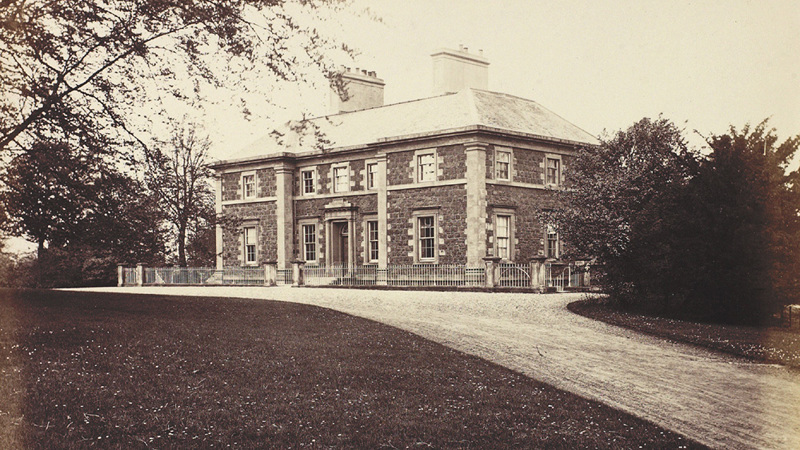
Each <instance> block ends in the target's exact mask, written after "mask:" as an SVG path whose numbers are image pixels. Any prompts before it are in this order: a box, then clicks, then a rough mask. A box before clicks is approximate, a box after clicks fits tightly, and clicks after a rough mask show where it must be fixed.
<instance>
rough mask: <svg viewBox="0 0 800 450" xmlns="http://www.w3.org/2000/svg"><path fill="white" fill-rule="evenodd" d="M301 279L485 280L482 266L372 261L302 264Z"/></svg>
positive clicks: (382, 282) (358, 282)
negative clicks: (362, 263)
mask: <svg viewBox="0 0 800 450" xmlns="http://www.w3.org/2000/svg"><path fill="white" fill-rule="evenodd" d="M303 279H304V281H305V284H307V285H309V286H337V285H338V286H466V287H479V286H484V285H485V283H486V269H485V268H484V267H467V266H462V265H455V264H453V265H445V264H421V265H392V266H389V267H387V268H385V269H379V268H378V266H375V265H366V266H356V267H345V266H305V267H303Z"/></svg>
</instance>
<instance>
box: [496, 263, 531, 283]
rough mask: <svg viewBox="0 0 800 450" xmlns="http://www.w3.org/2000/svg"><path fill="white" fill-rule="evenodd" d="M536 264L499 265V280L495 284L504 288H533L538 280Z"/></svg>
mask: <svg viewBox="0 0 800 450" xmlns="http://www.w3.org/2000/svg"><path fill="white" fill-rule="evenodd" d="M536 276H537V275H536V267H535V265H534V263H529V264H507V263H503V264H498V266H497V280H496V281H495V283H496V284H497V285H498V286H502V287H531V286H534V285H535V283H536V281H537V278H536Z"/></svg>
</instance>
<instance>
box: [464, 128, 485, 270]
mask: <svg viewBox="0 0 800 450" xmlns="http://www.w3.org/2000/svg"><path fill="white" fill-rule="evenodd" d="M487 147H488V146H487V144H484V143H480V142H472V143H469V144H467V145H466V153H467V224H466V225H467V265H470V266H478V265H481V264H482V263H483V257H485V256H486V214H487V213H486V149H487Z"/></svg>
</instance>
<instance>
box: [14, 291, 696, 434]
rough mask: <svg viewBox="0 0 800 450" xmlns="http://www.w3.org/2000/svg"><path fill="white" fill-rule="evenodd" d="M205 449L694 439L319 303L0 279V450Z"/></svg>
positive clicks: (311, 293)
mask: <svg viewBox="0 0 800 450" xmlns="http://www.w3.org/2000/svg"><path fill="white" fill-rule="evenodd" d="M309 295H313V292H310V293H309ZM212 446H213V447H223V446H233V447H245V448H250V447H279V448H297V447H312V448H322V447H345V448H352V447H360V448H416V447H437V448H455V447H457V448H473V447H481V448H487V447H498V446H502V447H512V446H513V447H557V448H575V447H600V448H608V447H614V448H617V447H625V448H629V447H638V446H644V447H673V448H677V447H681V446H688V447H699V445H698V444H696V443H694V442H691V441H688V440H687V439H686V438H683V437H681V436H679V435H677V434H675V433H672V432H669V431H666V430H664V429H662V428H659V427H657V426H655V425H653V424H651V423H649V422H646V421H644V420H641V419H638V418H635V417H633V416H631V415H628V414H625V413H623V412H620V411H618V410H615V409H613V408H611V407H608V406H606V405H603V404H601V403H597V402H593V401H589V400H586V399H583V398H581V397H578V396H575V395H572V394H569V393H566V392H563V391H559V390H557V389H555V388H553V387H550V386H548V385H545V384H542V383H539V382H536V381H534V380H532V379H530V378H527V377H525V376H523V375H521V374H519V373H516V372H513V371H511V370H508V369H505V368H503V367H500V366H497V365H495V364H492V363H489V362H487V361H485V360H482V359H479V358H476V357H472V356H469V355H465V354H463V353H460V352H457V351H455V350H451V349H448V348H446V347H444V346H441V345H439V344H435V343H433V342H430V341H427V340H425V339H422V338H420V337H418V336H416V335H413V334H410V333H406V332H403V331H400V330H398V329H395V328H392V327H388V326H385V325H382V324H379V323H376V322H372V321H368V320H364V319H360V318H356V317H352V316H348V315H346V314H342V313H338V312H335V311H330V310H326V309H322V308H317V307H311V306H306V305H297V304H291V303H280V302H270V301H255V300H236V299H221V298H181V297H169V296H136V295H123V294H100V293H75V292H56V291H13V290H0V448H20V447H25V448H63V447H101V448H147V447H157V448H164V447H167V448H174V447H212Z"/></svg>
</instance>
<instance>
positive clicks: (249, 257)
mask: <svg viewBox="0 0 800 450" xmlns="http://www.w3.org/2000/svg"><path fill="white" fill-rule="evenodd" d="M243 234H244V263H245V264H249V265H253V264H256V227H245V228H244V232H243Z"/></svg>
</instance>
